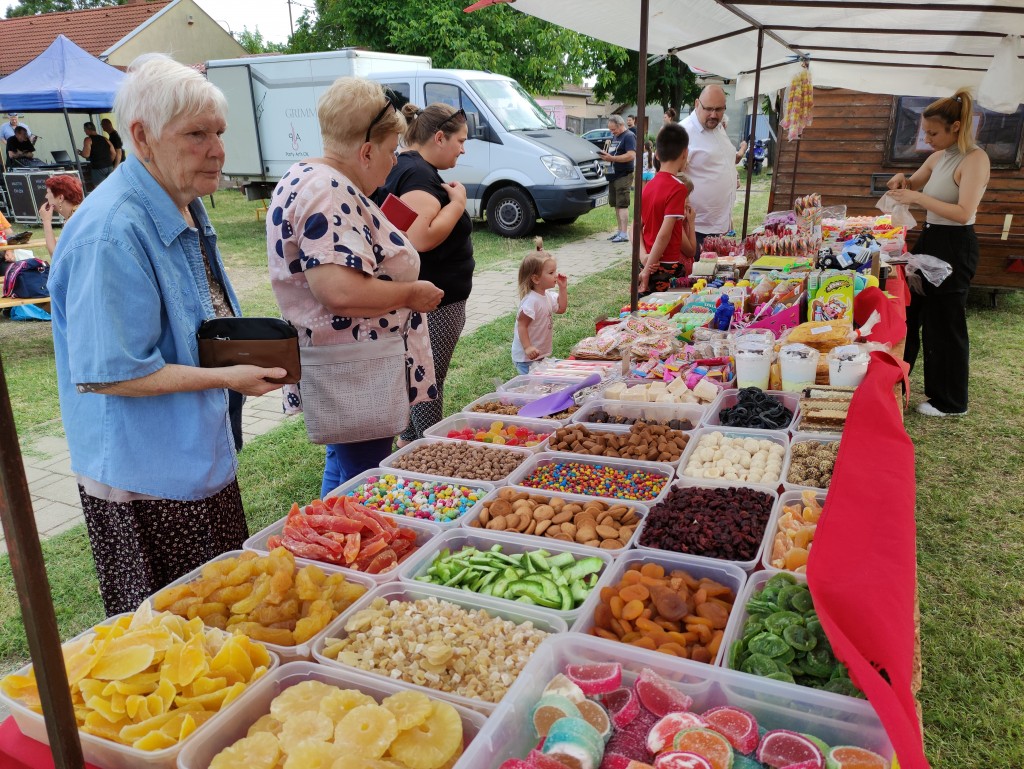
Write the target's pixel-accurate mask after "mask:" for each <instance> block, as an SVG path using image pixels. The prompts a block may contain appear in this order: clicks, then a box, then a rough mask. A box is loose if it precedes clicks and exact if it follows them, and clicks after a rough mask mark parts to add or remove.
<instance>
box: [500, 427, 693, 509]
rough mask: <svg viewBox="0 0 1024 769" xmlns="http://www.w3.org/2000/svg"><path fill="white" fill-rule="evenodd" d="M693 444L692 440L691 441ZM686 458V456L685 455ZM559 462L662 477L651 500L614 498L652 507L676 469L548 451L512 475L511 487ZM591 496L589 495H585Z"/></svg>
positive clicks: (630, 460) (661, 463) (526, 487)
mask: <svg viewBox="0 0 1024 769" xmlns="http://www.w3.org/2000/svg"><path fill="white" fill-rule="evenodd" d="M691 442H692V439H691ZM684 456H685V454H684ZM559 462H576V463H579V464H584V465H591V466H595V467H602V466H603V467H612V468H615V469H616V470H620V471H629V470H643V471H644V472H647V473H654V474H656V475H659V476H662V477H664V479H665V482H664V483H663V484H662V486H661V488H660V489H659V490H658V493H657V494H656V495H655V496H653V497H651V498H650V499H627V498H626V497H612V499H615V500H616V501H620V502H621V501H627V502H642V503H644V504H646V505H652V504H654V503H655V502H657V501H658V500H660V499H661V498H662V497H663V496H665V493H666V492H667V491H668V486H669V483H670V482H671V481H672V478H673V477H674V476H675V468H674V466H673V465H670V464H666V463H665V462H638V461H634V460H632V459H613V458H609V457H590V456H587V455H586V454H570V453H568V452H564V451H546V452H542V453H540V454H535V455H534V456H533V457H532V458H531V459H529V460H527V461H526V462H523V464H521V465H520V466H519V469H517V470H516V471H515V472H514V473H512V475H510V476H509V477H508V485H509V486H523V481H524V480H526V479H527V478H529V477H530V475H531V474H532V473H533V471H534V470H536V469H537V468H538V467H542V466H545V465H552V464H557V463H559ZM524 488H525V489H526V490H527V491H529V492H530V493H531V494H536V493H539V494H543V493H545V492H546V491H547V489H538V488H536V487H533V486H524ZM552 491H558V489H552ZM584 496H589V495H584Z"/></svg>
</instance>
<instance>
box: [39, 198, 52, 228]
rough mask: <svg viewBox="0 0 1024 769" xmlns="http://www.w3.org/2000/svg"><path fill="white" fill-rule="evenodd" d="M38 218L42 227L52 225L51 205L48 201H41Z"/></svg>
mask: <svg viewBox="0 0 1024 769" xmlns="http://www.w3.org/2000/svg"><path fill="white" fill-rule="evenodd" d="M39 218H40V219H41V220H42V222H43V226H44V227H50V226H52V225H53V206H51V205H50V204H49V203H43V205H41V206H40V207H39Z"/></svg>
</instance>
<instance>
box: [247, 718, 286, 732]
mask: <svg viewBox="0 0 1024 769" xmlns="http://www.w3.org/2000/svg"><path fill="white" fill-rule="evenodd" d="M283 726H284V725H283V724H282V723H281V722H280V721H278V720H277V719H276V718H274V717H273V716H272V715H270V714H267V715H265V716H260V717H259V718H257V719H256V722H255V723H254V724H253V725H252V726H250V727H249V731H248V732H246V734H245V736H246V737H252V736H253V735H254V734H258V733H259V732H269V733H270V734H272V735H274V736H275V737H277V736H278V735H279V734H281V729H282V728H283Z"/></svg>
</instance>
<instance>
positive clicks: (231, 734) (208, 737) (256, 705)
mask: <svg viewBox="0 0 1024 769" xmlns="http://www.w3.org/2000/svg"><path fill="white" fill-rule="evenodd" d="M303 681H321V682H323V683H325V684H331V685H332V686H337V687H338V688H339V689H358V690H359V691H361V692H363V694H368V695H370V696H371V697H373V698H374V699H375V700H377V702H378V703H379V702H380V701H381V700H382V699H384V698H385V697H388V696H390V695H392V694H396V693H398V692H401V691H407V690H408V687H407V686H405V685H403V684H402V683H401V682H399V681H388V680H386V679H382V678H377V677H370V676H367V675H365V674H363V673H360V672H358V671H355V670H352V669H349V668H346V669H342V668H335V667H327V666H325V665H317V664H315V663H312V662H291V663H289V664H287V665H282V666H281V667H279V668H277V670H274V671H273V672H271V673H268V674H267V675H265V676H263V678H261V679H260V680H259V681H258V682H257V683H255V684H254V685H253V686H252V687H250V688H249V689H248V690H247V691H246V692H245V693H244V694H243V695H242V696H241V697H239V698H238V700H236V702H237V703H238V707H236V708H234V709H233V710H232V711H231V713H230V715H229V716H228V717H226V718H224V719H223V720H222V721H221V724H220V728H218V729H217V731H215V732H211V731H207V732H204V733H203V734H202V735H201V736H200V737H199V738H198V739H195V740H190V741H189V743H188V745H187V746H186V748H185V749H184V750H182V751H181V755H180V756H179V757H178V769H207V767H209V766H210V762H211V761H213V759H214V757H215V756H216V755H217V754H218V753H219V752H220V751H222V750H223V749H224V748H226V747H229V746H230V745H233V744H234V743H235V742H237V741H238V740H240V739H242V738H243V737H245V736H246V732H247V731H248V729H249V727H250V726H252V725H253V724H254V723H255V722H256V720H257V719H259V718H260V717H261V716H263V715H266V714H268V713H269V712H270V703H271V701H273V699H274V698H275V697H276V696H277V695H278V694H280V693H281V692H283V691H284V690H285V689H288V688H289V687H291V686H295V685H296V684H300V683H302V682H303ZM454 707H455V709H456V710H457V711H458V712H459V716H460V717H461V718H462V736H463V740H464V741H465V742H466V743H467V744H468V743H469V742H470V741H472V740H473V738H474V737H475V736H476V735H477V733H479V731H480V730H481V729H482V728H483V725H484V721H486V718H485V717H484V716H483V715H482V714H480V713H478V712H476V711H475V710H470V709H468V708H464V707H461V706H459V705H454Z"/></svg>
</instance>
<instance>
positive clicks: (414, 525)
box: [242, 513, 441, 585]
mask: <svg viewBox="0 0 1024 769" xmlns="http://www.w3.org/2000/svg"><path fill="white" fill-rule="evenodd" d="M381 515H383V513H382V514H381ZM389 517H390V518H393V517H395V516H389ZM284 524H285V519H284V518H282V519H281V520H280V521H277V522H276V523H272V524H270V525H269V526H268V527H267V528H265V529H263V531H260V532H257V533H256V534H253V535H252V536H251V537H249V539H247V540H245V542H243V543H242V549H243V550H255V551H256V552H257V553H269V552H270V548H269V547H268V546H267V540H269V539H270V538H271V537H272V536H274V535H275V534H280V533H281V532H282V531H284ZM398 528H400V529H411V530H412V531H414V532H416V547H417V550H415V551H413V552H412V553H411V554H410V555H409V556H407V557H406V559H405V560H406V561H408V560H409V559H410V558H415V557H416V555H417V553H418V552H419V551H418V548H422V547H423V546H424V545H426V544H427V542H429V541H430V540H432V539H433V538H434V537H436V536H437V535H438V534H440V533H441V528H440V527H439V526H438V525H437V524H436V523H427V522H426V521H424V520H420V519H419V518H408V517H403V518H402V519H401V520H400V521H399V523H398ZM295 562H296V563H301V564H303V565H305V564H309V563H315V564H316V565H317V566H326V567H329V568H333V569H341V570H342V571H344V572H345V573H346V574H348V573H350V572H351V573H352V574H358V575H361V576H364V577H369V578H370V579H372V580H373V582H374V584H375V585H379V584H381V583H383V582H394V581H395V580H396V579H398V569H399V568H400V567H401V565H402V563H404V562H400V563H398V564H397V565H396V567H395V568H393V569H390V570H389V571H385V572H382V573H380V574H367V573H366V572H363V571H359V570H358V569H352V568H349V567H348V566H342V565H340V564H336V563H330V562H329V561H316V560H313V559H310V558H301V557H299V556H295Z"/></svg>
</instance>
